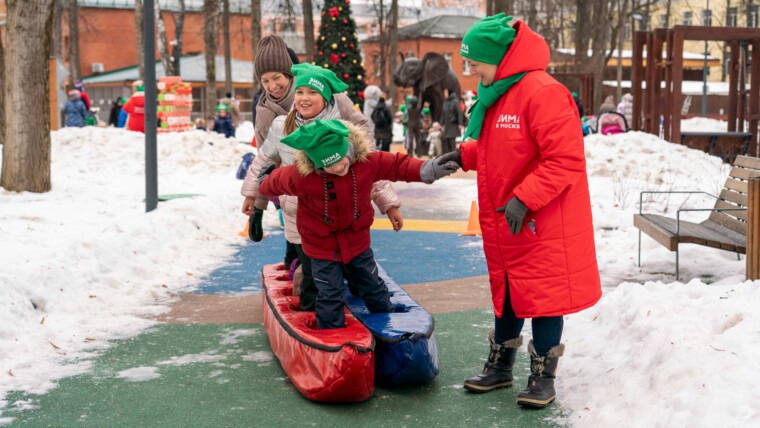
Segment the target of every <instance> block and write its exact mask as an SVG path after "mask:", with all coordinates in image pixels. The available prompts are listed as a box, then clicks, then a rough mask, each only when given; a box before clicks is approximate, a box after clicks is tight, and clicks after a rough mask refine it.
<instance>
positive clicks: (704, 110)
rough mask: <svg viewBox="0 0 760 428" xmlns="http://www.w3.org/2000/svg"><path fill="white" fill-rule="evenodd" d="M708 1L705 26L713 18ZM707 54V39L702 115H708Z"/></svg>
mask: <svg viewBox="0 0 760 428" xmlns="http://www.w3.org/2000/svg"><path fill="white" fill-rule="evenodd" d="M706 2H707V5H706V6H705V13H704V22H702V25H705V26H707V25H710V22H709V21H708V20H712V19H711V18H712V16H711V15H712V14H710V0H706ZM708 14H710V15H708ZM707 54H708V51H707V40H705V65H704V68H703V69H702V117H707Z"/></svg>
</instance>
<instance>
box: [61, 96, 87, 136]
mask: <svg viewBox="0 0 760 428" xmlns="http://www.w3.org/2000/svg"><path fill="white" fill-rule="evenodd" d="M64 110H65V111H66V126H67V127H76V128H84V125H85V118H86V117H87V107H85V105H84V101H82V99H81V98H80V92H79V91H77V90H76V89H72V90H71V91H69V100H68V101H66V105H65V106H64Z"/></svg>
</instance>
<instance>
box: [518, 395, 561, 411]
mask: <svg viewBox="0 0 760 428" xmlns="http://www.w3.org/2000/svg"><path fill="white" fill-rule="evenodd" d="M555 398H556V396H555V397H552V398H550V399H548V400H536V399H533V398H520V397H517V404H519V405H521V406H523V407H531V408H533V409H543V408H545V407H546V406H548V405H549V404H551V403H552V402H553V401H554V399H555Z"/></svg>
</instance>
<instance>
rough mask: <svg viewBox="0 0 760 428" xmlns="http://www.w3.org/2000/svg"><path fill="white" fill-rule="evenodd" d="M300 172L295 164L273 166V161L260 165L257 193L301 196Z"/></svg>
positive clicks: (271, 195)
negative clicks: (280, 166)
mask: <svg viewBox="0 0 760 428" xmlns="http://www.w3.org/2000/svg"><path fill="white" fill-rule="evenodd" d="M301 189H302V186H301V174H299V173H298V170H297V169H296V166H295V165H289V166H286V167H282V168H275V167H274V163H273V162H269V163H268V164H266V165H264V166H262V167H261V171H260V172H259V193H260V194H262V195H264V196H269V197H275V196H280V195H292V196H301Z"/></svg>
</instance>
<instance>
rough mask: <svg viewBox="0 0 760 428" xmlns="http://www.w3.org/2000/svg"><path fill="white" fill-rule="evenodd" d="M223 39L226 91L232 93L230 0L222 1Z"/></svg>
mask: <svg viewBox="0 0 760 428" xmlns="http://www.w3.org/2000/svg"><path fill="white" fill-rule="evenodd" d="M222 5H223V6H222V7H223V10H224V12H223V13H222V37H223V38H224V91H225V92H227V93H230V94H231V93H232V48H231V47H230V0H222Z"/></svg>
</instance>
